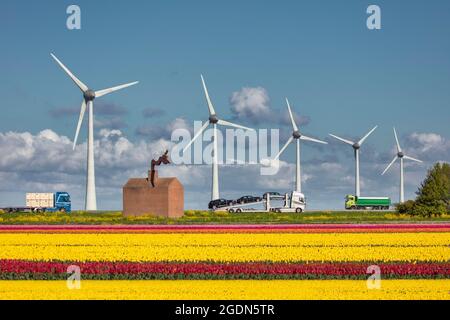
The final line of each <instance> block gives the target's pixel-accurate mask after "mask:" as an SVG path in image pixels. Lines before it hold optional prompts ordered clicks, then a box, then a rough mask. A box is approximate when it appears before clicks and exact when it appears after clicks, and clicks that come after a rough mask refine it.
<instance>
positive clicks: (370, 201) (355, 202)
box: [345, 194, 391, 210]
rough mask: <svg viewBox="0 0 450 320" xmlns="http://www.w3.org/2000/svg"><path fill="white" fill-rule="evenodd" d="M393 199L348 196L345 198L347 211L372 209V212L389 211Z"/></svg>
mask: <svg viewBox="0 0 450 320" xmlns="http://www.w3.org/2000/svg"><path fill="white" fill-rule="evenodd" d="M390 206H391V199H390V198H388V197H357V196H354V195H351V194H350V195H347V196H346V197H345V209H347V210H357V209H372V210H389V208H390Z"/></svg>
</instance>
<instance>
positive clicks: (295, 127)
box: [286, 98, 298, 131]
mask: <svg viewBox="0 0 450 320" xmlns="http://www.w3.org/2000/svg"><path fill="white" fill-rule="evenodd" d="M286 103H287V107H288V111H289V117H290V118H291V122H292V128H294V131H298V127H297V124H296V123H295V119H294V116H293V115H292V110H291V105H290V104H289V100H288V98H286Z"/></svg>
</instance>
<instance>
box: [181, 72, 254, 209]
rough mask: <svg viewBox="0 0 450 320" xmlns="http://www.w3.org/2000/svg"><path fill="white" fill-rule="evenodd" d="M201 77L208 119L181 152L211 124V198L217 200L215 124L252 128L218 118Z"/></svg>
mask: <svg viewBox="0 0 450 320" xmlns="http://www.w3.org/2000/svg"><path fill="white" fill-rule="evenodd" d="M200 77H201V79H202V85H203V90H204V91H205V97H206V103H207V104H208V111H209V118H208V121H207V122H205V124H204V125H203V126H202V127H201V128H200V130H199V131H198V132H197V133H196V134H195V135H194V137H193V138H192V140H191V141H190V142H189V143H188V144H187V146H186V147H184V149H183V152H186V151H187V150H188V149H189V147H190V146H191V145H192V143H194V141H195V140H197V139H198V137H200V136H201V134H202V133H203V131H205V130H206V128H207V127H208V126H209V125H210V124H211V125H212V126H213V155H212V161H213V163H212V190H211V191H212V192H211V200H217V199H219V198H220V197H219V166H218V163H217V148H218V147H217V125H221V126H228V127H234V128H238V129H244V130H253V129H250V128H247V127H243V126H240V125H237V124H234V123H231V122H228V121H225V120H221V119H219V117H218V116H217V114H216V111H215V110H214V106H213V104H212V102H211V99H210V97H209V93H208V89H207V88H206V84H205V79H204V78H203V75H200Z"/></svg>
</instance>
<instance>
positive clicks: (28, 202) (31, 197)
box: [25, 193, 55, 208]
mask: <svg viewBox="0 0 450 320" xmlns="http://www.w3.org/2000/svg"><path fill="white" fill-rule="evenodd" d="M25 206H27V207H30V208H53V207H54V206H55V196H54V194H53V193H27V194H26V199H25Z"/></svg>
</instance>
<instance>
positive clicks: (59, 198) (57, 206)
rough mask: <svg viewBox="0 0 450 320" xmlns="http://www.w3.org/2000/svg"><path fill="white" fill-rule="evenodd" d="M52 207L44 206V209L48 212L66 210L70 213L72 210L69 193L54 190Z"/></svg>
mask: <svg viewBox="0 0 450 320" xmlns="http://www.w3.org/2000/svg"><path fill="white" fill-rule="evenodd" d="M53 197H54V200H53V203H54V207H53V208H46V210H45V211H48V212H57V211H59V212H67V213H70V212H71V211H72V203H71V201H70V195H69V193H67V192H55V193H54V195H53Z"/></svg>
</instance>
